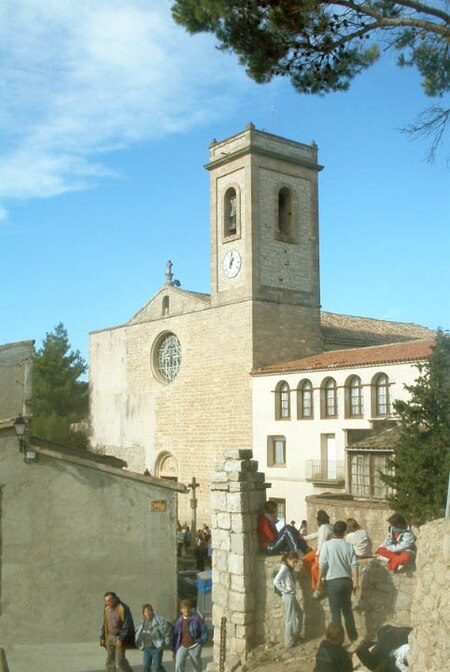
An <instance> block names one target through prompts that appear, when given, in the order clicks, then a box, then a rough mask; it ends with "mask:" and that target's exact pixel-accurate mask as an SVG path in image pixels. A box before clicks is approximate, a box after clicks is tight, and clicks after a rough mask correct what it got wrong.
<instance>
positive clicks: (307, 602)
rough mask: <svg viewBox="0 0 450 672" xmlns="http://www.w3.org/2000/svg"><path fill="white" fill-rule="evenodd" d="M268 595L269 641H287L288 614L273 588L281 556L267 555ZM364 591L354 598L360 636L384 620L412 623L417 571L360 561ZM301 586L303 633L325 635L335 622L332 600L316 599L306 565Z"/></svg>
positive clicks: (266, 624)
mask: <svg viewBox="0 0 450 672" xmlns="http://www.w3.org/2000/svg"><path fill="white" fill-rule="evenodd" d="M263 561H264V576H265V586H264V592H265V595H266V600H265V601H266V604H265V612H266V618H265V622H264V628H265V629H264V632H265V643H266V644H281V643H282V642H283V641H284V616H283V611H282V603H281V599H280V597H279V596H278V595H277V594H276V593H275V592H274V589H273V574H274V572H275V570H277V569H278V568H279V566H280V558H279V557H272V558H270V557H269V558H263ZM359 572H360V592H359V594H358V595H356V596H355V597H354V598H353V612H354V616H355V623H356V627H357V629H358V633H359V634H360V635H368V636H370V637H372V636H374V635H375V634H376V632H377V630H378V628H379V627H380V626H381V625H383V624H384V623H391V624H393V625H402V626H404V625H411V619H410V612H411V603H412V593H413V590H414V585H415V572H414V571H412V572H409V573H403V574H394V573H392V572H389V571H388V570H387V569H386V568H385V566H384V565H381V564H380V563H379V562H378V561H377V560H376V559H374V558H373V559H368V560H360V561H359ZM297 576H298V580H299V584H300V588H299V589H297V597H298V600H299V603H300V606H301V607H302V609H303V614H304V620H303V625H304V631H303V633H302V634H303V636H304V637H305V638H306V639H314V638H315V637H321V636H322V635H323V634H324V632H325V628H326V626H327V624H328V623H329V622H330V621H331V616H330V610H329V607H328V600H326V599H324V600H321V601H317V600H315V599H313V594H312V590H311V579H310V577H309V576H308V575H307V574H306V572H305V571H304V569H303V568H301V569H300V571H299V572H298V574H297Z"/></svg>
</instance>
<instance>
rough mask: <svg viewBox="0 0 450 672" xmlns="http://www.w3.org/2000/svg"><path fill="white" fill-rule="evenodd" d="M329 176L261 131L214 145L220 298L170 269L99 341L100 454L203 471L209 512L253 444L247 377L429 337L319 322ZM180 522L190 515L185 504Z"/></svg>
mask: <svg viewBox="0 0 450 672" xmlns="http://www.w3.org/2000/svg"><path fill="white" fill-rule="evenodd" d="M321 168H322V167H321V166H320V165H319V164H318V160H317V146H316V145H315V144H314V143H311V144H309V145H306V144H301V143H298V142H293V141H291V140H287V139H284V138H280V137H278V136H274V135H271V134H268V133H265V132H263V131H259V130H257V129H255V127H254V126H253V124H249V125H248V126H247V127H246V128H245V130H244V131H242V132H240V133H237V134H236V135H234V136H232V137H230V138H227V139H225V140H223V141H220V142H217V141H216V140H213V141H212V143H211V145H210V148H209V163H208V164H207V165H206V169H207V170H208V171H209V173H210V208H211V210H210V223H211V228H210V238H211V293H210V294H200V293H195V292H189V291H186V290H185V289H182V288H181V287H179V286H177V283H176V281H174V280H173V275H172V268H171V263H170V262H168V265H167V269H166V279H165V284H164V285H163V286H162V287H161V288H160V290H159V291H158V292H157V293H156V294H155V295H154V296H153V298H152V299H151V300H150V301H149V302H148V303H147V304H146V305H145V306H144V307H143V308H142V309H140V310H139V311H138V312H137V313H136V314H135V315H134V316H133V317H132V318H131V319H130V320H129V321H128V322H127V323H125V324H123V325H119V326H117V327H113V328H108V329H102V330H99V331H95V332H93V333H91V335H90V404H91V407H90V426H91V446H92V447H93V448H94V449H95V450H97V451H99V452H107V453H109V454H114V455H117V456H118V457H120V458H123V459H125V460H126V461H127V463H128V465H129V467H130V468H131V469H133V470H136V471H142V472H143V471H144V470H148V471H149V472H150V473H151V474H152V475H154V476H157V477H163V478H169V479H173V480H178V481H181V482H184V483H188V482H189V481H190V480H191V479H192V477H193V476H195V478H196V480H197V482H198V483H199V485H200V488H199V491H198V493H197V496H198V499H199V517H200V518H201V517H202V516H205V517H206V516H208V515H209V488H208V486H209V482H210V477H211V473H212V471H213V468H214V465H215V462H216V461H217V460H218V459H221V458H222V456H223V451H224V450H227V449H235V448H241V449H246V448H252V384H251V376H250V373H251V371H253V370H255V369H258V368H260V367H265V366H269V365H272V364H276V363H277V362H286V361H289V360H295V359H299V358H304V357H308V356H310V355H314V354H316V353H320V352H323V351H324V350H329V349H334V348H339V347H352V346H359V345H361V344H362V345H372V344H376V343H383V342H390V341H392V340H394V341H395V340H408V339H411V338H420V337H424V336H425V335H426V334H425V333H423V332H426V331H427V330H421V328H419V327H417V328H416V327H414V325H404V326H402V325H398V324H395V323H392V325H390V323H381V322H378V321H370V320H366V321H364V320H363V319H361V318H351V317H347V316H334V315H333V314H322V315H321V312H320V277H319V234H318V174H319V172H320V170H321ZM366 322H367V323H368V326H367V324H366ZM361 334H363V338H362V337H361ZM361 338H362V341H361ZM180 506H181V507H183V506H184V507H187V506H188V504H187V502H184V504H183V503H180ZM180 518H182V519H186V520H189V514H188V510H186V511H184V509H183V508H181V510H180Z"/></svg>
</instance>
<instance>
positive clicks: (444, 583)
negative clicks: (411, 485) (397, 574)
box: [408, 518, 450, 672]
mask: <svg viewBox="0 0 450 672" xmlns="http://www.w3.org/2000/svg"><path fill="white" fill-rule="evenodd" d="M418 549H419V550H418V554H417V580H416V584H415V590H414V596H413V605H412V615H411V625H412V626H413V628H414V630H413V633H412V635H411V637H410V644H411V651H410V656H409V661H408V662H409V665H410V669H411V672H444V670H448V669H450V596H449V586H450V518H444V519H441V520H435V521H433V522H431V523H428V524H427V525H424V526H423V527H421V528H420V532H419V539H418Z"/></svg>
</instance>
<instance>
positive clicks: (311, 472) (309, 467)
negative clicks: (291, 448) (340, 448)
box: [305, 460, 345, 483]
mask: <svg viewBox="0 0 450 672" xmlns="http://www.w3.org/2000/svg"><path fill="white" fill-rule="evenodd" d="M305 479H306V480H307V481H329V482H330V481H331V482H333V483H334V482H345V461H344V460H328V461H327V462H322V460H305Z"/></svg>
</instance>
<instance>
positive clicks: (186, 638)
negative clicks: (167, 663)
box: [172, 600, 208, 672]
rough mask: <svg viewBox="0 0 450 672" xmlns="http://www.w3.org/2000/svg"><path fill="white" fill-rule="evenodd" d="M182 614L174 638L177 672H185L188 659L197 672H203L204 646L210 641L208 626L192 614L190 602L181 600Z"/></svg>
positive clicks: (173, 645)
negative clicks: (202, 655)
mask: <svg viewBox="0 0 450 672" xmlns="http://www.w3.org/2000/svg"><path fill="white" fill-rule="evenodd" d="M180 612H181V616H180V618H179V619H178V621H177V622H176V623H175V628H174V631H173V638H172V651H173V659H174V661H175V672H184V668H185V666H186V660H187V658H190V660H191V663H192V667H193V668H194V670H195V672H202V669H203V667H202V660H201V654H202V645H203V644H204V643H205V642H206V640H207V639H208V631H207V629H206V625H205V624H204V622H203V620H202V619H201V618H200V616H198V615H197V614H193V613H192V604H191V601H190V600H181V602H180Z"/></svg>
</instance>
